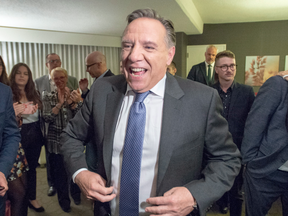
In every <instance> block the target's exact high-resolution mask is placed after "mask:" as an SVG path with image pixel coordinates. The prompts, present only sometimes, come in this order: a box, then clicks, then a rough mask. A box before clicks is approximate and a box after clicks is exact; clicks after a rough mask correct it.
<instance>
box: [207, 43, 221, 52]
mask: <svg viewBox="0 0 288 216" xmlns="http://www.w3.org/2000/svg"><path fill="white" fill-rule="evenodd" d="M210 48H213V49H216V52H218V49H217V47H216V46H214V45H209V46H207V47H206V52H207V51H208V49H210Z"/></svg>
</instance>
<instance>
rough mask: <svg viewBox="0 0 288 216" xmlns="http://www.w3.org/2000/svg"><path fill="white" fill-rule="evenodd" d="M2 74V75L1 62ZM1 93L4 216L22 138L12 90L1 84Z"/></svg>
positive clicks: (0, 168) (0, 161)
mask: <svg viewBox="0 0 288 216" xmlns="http://www.w3.org/2000/svg"><path fill="white" fill-rule="evenodd" d="M0 72H1V73H2V62H1V61H0ZM0 76H1V74H0ZM0 92H1V99H0V102H1V103H0V122H1V126H0V215H1V216H4V215H5V198H4V196H5V194H6V191H7V190H8V184H7V180H6V178H7V176H8V175H9V174H10V171H11V169H12V166H13V163H14V162H15V158H16V155H17V150H18V146H19V142H20V140H21V136H20V131H19V128H18V126H17V123H16V118H15V112H14V108H13V101H12V91H11V88H10V87H9V86H6V85H4V84H3V83H1V82H0Z"/></svg>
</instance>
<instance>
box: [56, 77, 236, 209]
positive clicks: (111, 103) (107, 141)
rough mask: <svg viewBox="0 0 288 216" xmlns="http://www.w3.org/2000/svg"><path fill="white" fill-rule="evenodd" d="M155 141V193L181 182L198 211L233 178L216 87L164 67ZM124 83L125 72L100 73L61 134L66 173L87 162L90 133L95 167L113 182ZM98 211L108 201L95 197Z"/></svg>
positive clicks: (233, 148)
mask: <svg viewBox="0 0 288 216" xmlns="http://www.w3.org/2000/svg"><path fill="white" fill-rule="evenodd" d="M166 75H167V79H166V86H165V95H164V104H163V117H162V130H161V131H162V132H161V138H160V147H159V164H158V174H157V189H156V194H157V196H160V195H161V196H162V195H163V194H164V193H165V192H166V191H168V190H170V189H171V188H173V187H176V186H185V187H186V188H188V190H189V191H190V192H191V194H193V196H194V197H195V199H196V200H197V203H198V206H199V209H200V213H201V215H205V210H206V209H207V207H208V206H209V205H210V204H211V203H212V202H213V201H215V200H217V199H219V198H220V197H221V196H222V195H223V193H224V192H226V191H228V190H229V189H230V187H231V186H232V184H233V179H234V177H235V176H236V175H237V174H238V172H239V168H240V153H239V151H238V149H237V147H236V145H235V144H234V143H233V142H232V138H231V135H230V133H229V132H228V125H227V122H226V120H225V119H224V118H223V117H222V116H221V114H220V113H221V111H222V105H221V100H220V98H219V96H218V93H217V91H216V90H215V89H212V88H210V87H207V86H204V85H202V84H199V83H196V82H192V81H188V80H187V79H182V78H179V77H173V76H172V75H171V74H169V73H166ZM126 88H127V83H126V80H125V77H124V76H123V75H118V76H112V77H107V78H102V79H100V80H99V81H97V85H93V86H92V88H91V91H90V93H89V95H88V96H87V98H86V100H85V101H84V105H83V107H82V108H81V110H80V111H79V112H78V113H77V114H76V116H75V117H74V119H72V120H71V121H70V122H69V124H68V126H67V127H66V128H65V130H64V133H62V135H61V143H62V147H61V152H62V154H63V155H64V161H65V165H66V166H67V168H68V170H69V172H70V175H72V174H73V173H75V171H77V170H78V169H80V168H83V167H87V165H86V161H85V156H84V154H83V153H82V152H83V141H85V140H86V138H87V137H89V133H93V134H94V136H93V143H94V145H96V147H97V158H98V164H99V167H98V173H99V174H100V175H101V176H102V177H103V178H104V179H106V180H107V186H108V185H109V186H110V185H111V162H112V150H113V139H114V133H115V127H116V123H117V119H118V116H119V112H120V108H121V105H122V101H123V98H124V95H125V92H126ZM94 208H95V213H96V214H97V215H107V213H109V212H110V207H109V203H100V202H96V203H95V206H94Z"/></svg>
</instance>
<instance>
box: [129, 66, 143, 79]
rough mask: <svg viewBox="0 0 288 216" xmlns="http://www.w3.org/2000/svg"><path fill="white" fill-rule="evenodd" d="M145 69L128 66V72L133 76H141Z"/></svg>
mask: <svg viewBox="0 0 288 216" xmlns="http://www.w3.org/2000/svg"><path fill="white" fill-rule="evenodd" d="M146 71H147V70H146V69H144V68H130V74H131V75H132V76H133V77H141V76H142V75H143V74H145V72H146Z"/></svg>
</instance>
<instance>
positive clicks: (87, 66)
mask: <svg viewBox="0 0 288 216" xmlns="http://www.w3.org/2000/svg"><path fill="white" fill-rule="evenodd" d="M99 63H101V62H96V63H93V64H90V65H86V68H87V69H88V68H89V67H92V66H93V65H95V64H99Z"/></svg>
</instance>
